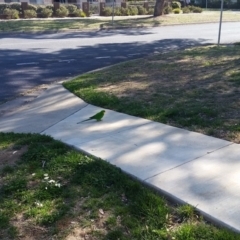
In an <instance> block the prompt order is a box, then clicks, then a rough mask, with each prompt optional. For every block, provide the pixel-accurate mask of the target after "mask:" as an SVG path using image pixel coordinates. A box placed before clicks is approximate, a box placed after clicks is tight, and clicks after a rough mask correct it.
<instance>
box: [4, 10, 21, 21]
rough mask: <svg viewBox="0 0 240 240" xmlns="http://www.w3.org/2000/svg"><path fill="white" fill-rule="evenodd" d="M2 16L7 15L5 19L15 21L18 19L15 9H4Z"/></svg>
mask: <svg viewBox="0 0 240 240" xmlns="http://www.w3.org/2000/svg"><path fill="white" fill-rule="evenodd" d="M3 14H5V15H7V19H17V18H19V12H18V11H17V10H16V9H10V8H6V9H4V11H3Z"/></svg>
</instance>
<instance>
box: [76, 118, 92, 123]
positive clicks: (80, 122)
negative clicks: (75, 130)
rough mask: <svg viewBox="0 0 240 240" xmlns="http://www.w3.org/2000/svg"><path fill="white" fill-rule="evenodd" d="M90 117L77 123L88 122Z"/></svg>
mask: <svg viewBox="0 0 240 240" xmlns="http://www.w3.org/2000/svg"><path fill="white" fill-rule="evenodd" d="M89 120H90V119H86V120H83V121H81V122H78V123H77V124H79V123H82V122H86V121H89Z"/></svg>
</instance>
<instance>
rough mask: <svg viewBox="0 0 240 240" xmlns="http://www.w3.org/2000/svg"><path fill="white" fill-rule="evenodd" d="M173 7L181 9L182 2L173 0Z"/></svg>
mask: <svg viewBox="0 0 240 240" xmlns="http://www.w3.org/2000/svg"><path fill="white" fill-rule="evenodd" d="M172 8H173V9H175V8H179V9H181V3H180V2H177V1H173V2H172Z"/></svg>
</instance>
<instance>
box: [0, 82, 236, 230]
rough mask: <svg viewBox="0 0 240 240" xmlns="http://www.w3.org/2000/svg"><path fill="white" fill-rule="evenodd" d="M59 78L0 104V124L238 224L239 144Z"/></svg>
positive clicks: (2, 128) (222, 221) (233, 225)
mask: <svg viewBox="0 0 240 240" xmlns="http://www.w3.org/2000/svg"><path fill="white" fill-rule="evenodd" d="M101 109H102V108H98V107H95V106H92V105H90V104H87V103H85V102H84V101H82V100H81V99H79V98H77V97H76V96H74V95H73V94H71V93H70V92H68V91H67V90H66V89H64V88H63V87H62V85H61V84H56V85H53V86H51V87H50V88H49V89H47V90H46V91H44V92H42V93H41V94H40V95H39V96H38V97H36V98H33V99H31V101H30V102H24V101H22V102H21V103H20V104H19V101H18V105H17V102H16V100H15V102H14V101H13V102H8V103H5V104H3V105H0V113H1V115H0V131H1V132H24V133H28V132H31V133H41V134H46V135H50V136H52V137H53V138H55V139H58V140H61V141H62V142H64V143H66V144H68V145H71V146H74V147H75V148H76V149H79V150H81V151H84V152H86V153H88V154H91V155H93V156H95V157H98V158H102V159H104V160H106V161H108V162H110V163H111V164H113V165H116V166H118V167H120V168H121V169H122V170H123V171H125V172H126V173H128V174H130V175H133V176H135V177H136V178H137V179H139V180H140V181H143V182H145V183H146V184H149V185H150V186H152V187H154V188H156V189H158V190H159V191H160V192H162V193H164V194H165V195H167V196H169V197H171V198H173V199H174V200H177V201H179V202H181V203H188V204H191V205H192V206H194V207H196V208H197V209H198V210H199V211H200V212H201V213H202V214H203V215H204V216H206V217H208V218H209V219H210V220H212V221H214V222H215V223H218V224H220V225H224V226H226V227H229V228H232V229H233V230H235V231H237V232H240V146H239V145H238V144H235V143H232V142H228V141H225V140H221V139H217V138H213V137H209V136H205V135H203V134H199V133H195V132H190V131H186V130H183V129H179V128H175V127H171V126H168V125H165V124H161V123H156V122H152V121H149V120H146V119H142V118H137V117H133V116H129V115H127V114H122V113H118V112H114V111H111V110H108V109H106V114H105V116H104V118H103V121H101V122H96V121H87V122H83V123H81V124H77V122H79V121H81V120H84V119H86V118H88V117H90V116H92V115H94V114H95V113H96V112H98V111H99V110H101Z"/></svg>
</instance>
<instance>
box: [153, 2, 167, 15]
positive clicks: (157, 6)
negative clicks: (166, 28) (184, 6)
mask: <svg viewBox="0 0 240 240" xmlns="http://www.w3.org/2000/svg"><path fill="white" fill-rule="evenodd" d="M164 2H165V0H156V3H155V7H154V14H153V16H154V17H158V16H161V15H163V8H164Z"/></svg>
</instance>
